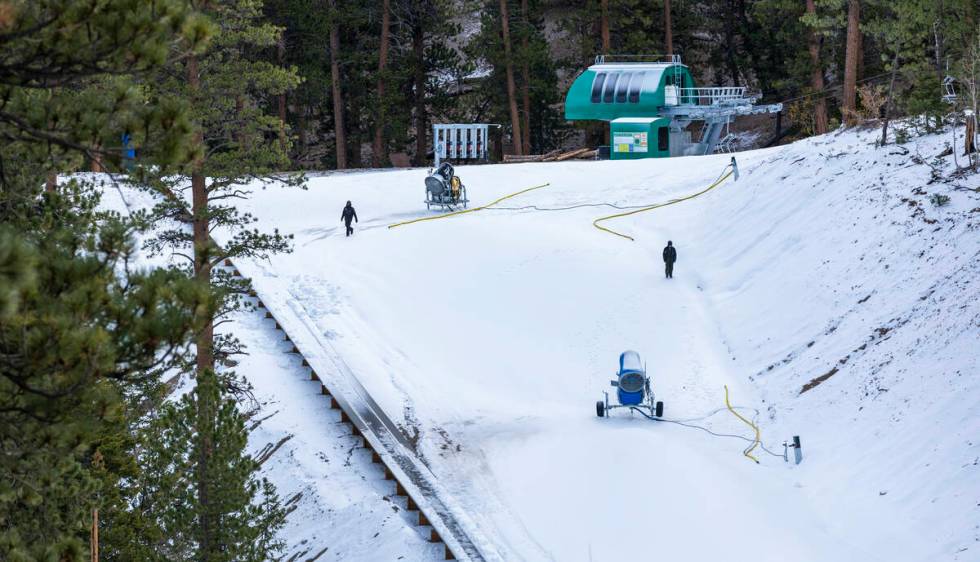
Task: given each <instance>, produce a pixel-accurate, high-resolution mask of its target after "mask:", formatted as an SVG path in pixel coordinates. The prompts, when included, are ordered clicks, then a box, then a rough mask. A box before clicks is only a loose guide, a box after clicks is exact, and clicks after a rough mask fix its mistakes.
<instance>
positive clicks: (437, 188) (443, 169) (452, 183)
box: [425, 162, 469, 211]
mask: <svg viewBox="0 0 980 562" xmlns="http://www.w3.org/2000/svg"><path fill="white" fill-rule="evenodd" d="M467 203H469V200H468V199H467V198H466V186H465V185H463V180H461V179H460V178H459V176H457V175H456V170H454V169H453V166H452V164H450V163H449V162H443V163H442V164H440V165H439V168H437V169H436V170H435V171H432V170H431V169H430V170H429V175H428V176H426V178H425V208H426V209H431V208H432V207H433V206H436V207H442V208H448V209H449V210H450V211H454V210H455V207H456V206H457V205H462V206H463V208H464V209H465V208H466V204H467Z"/></svg>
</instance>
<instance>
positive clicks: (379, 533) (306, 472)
mask: <svg viewBox="0 0 980 562" xmlns="http://www.w3.org/2000/svg"><path fill="white" fill-rule="evenodd" d="M85 176H87V179H89V180H95V181H99V180H100V179H103V178H101V177H99V176H93V175H89V174H85ZM152 204H153V199H152V197H151V196H149V195H148V194H146V193H144V192H140V191H135V190H133V189H131V188H128V187H126V186H125V185H121V184H114V183H112V182H109V183H107V185H106V189H105V190H104V191H103V198H102V207H104V208H106V209H113V210H116V211H119V212H120V213H124V214H125V213H129V212H131V211H135V210H136V209H140V208H149V207H151V206H152ZM165 226H168V225H160V227H161V228H163V227H165ZM139 258H140V259H139V262H138V263H137V264H135V265H137V266H150V267H152V266H154V265H158V264H161V263H165V262H167V261H168V256H167V255H163V256H156V257H150V256H148V255H147V254H146V253H145V252H144V253H141V254H140V256H139ZM248 300H249V301H250V303H251V304H252V305H254V304H256V302H257V300H256V299H248ZM218 331H219V333H220V332H225V333H231V334H233V335H234V336H235V337H237V338H238V339H239V340H241V342H242V343H243V344H245V346H246V348H247V353H246V354H245V355H241V356H235V357H234V360H235V361H236V362H237V364H236V365H234V367H233V368H234V370H235V372H236V373H238V374H239V375H241V376H243V377H244V378H245V379H246V380H247V381H248V382H249V383H250V385H251V386H252V394H253V396H254V402H253V401H252V400H245V401H243V403H242V404H241V409H242V410H243V411H245V412H247V413H248V414H249V415H250V422H249V427H250V430H251V431H250V433H249V452H250V454H252V455H253V457H255V458H263V457H267V460H266V461H265V462H264V463H263V465H262V469H261V475H262V476H264V477H266V478H268V479H269V480H270V481H271V482H272V483H273V484H275V486H276V490H277V492H278V494H279V496H280V499H281V500H282V502H283V504H284V506H285V507H286V508H287V510H289V514H288V516H287V518H286V525H285V527H284V528H283V530H282V531H281V532H280V537H281V538H282V539H283V541H284V542H285V543H286V549H285V551H284V552H283V556H282V558H281V559H282V560H287V561H294V560H295V561H299V560H319V561H327V560H393V561H394V560H405V561H421V560H440V559H441V558H442V556H443V547H442V545H436V544H432V543H430V542H428V541H427V538H428V536H427V535H426V534H424V533H427V528H419V527H417V526H416V525H415V522H416V520H417V517H418V516H417V515H416V514H412V513H410V512H408V511H406V509H405V508H406V505H405V499H404V498H399V497H397V496H396V495H395V484H394V482H391V481H388V480H385V479H384V473H383V472H382V468H381V467H380V465H377V464H373V463H372V462H371V453H370V452H369V451H368V450H367V449H364V448H363V447H362V446H361V444H360V438H355V437H353V436H352V435H351V430H350V426H349V425H347V424H344V423H341V421H340V413H339V411H338V410H331V409H330V401H329V400H328V399H327V397H324V396H323V395H321V394H320V383H318V382H314V381H311V380H310V369H309V368H308V367H304V366H303V365H302V360H301V358H300V356H298V355H296V354H293V353H290V351H291V349H292V344H291V343H289V342H286V341H284V340H283V333H282V332H281V331H278V330H276V329H275V321H274V320H271V319H266V318H265V316H264V311H263V310H261V309H255V308H253V309H250V310H241V311H238V312H235V313H233V314H232V315H231V316H230V317H229V318H228V322H227V323H224V324H222V325H221V326H219V328H218ZM192 387H193V381H192V380H190V379H189V378H187V377H184V378H182V379H181V380H180V381H179V384H178V385H177V387H176V390H175V392H174V394H175V395H179V394H181V393H183V392H186V391H188V390H190V389H191V388H192Z"/></svg>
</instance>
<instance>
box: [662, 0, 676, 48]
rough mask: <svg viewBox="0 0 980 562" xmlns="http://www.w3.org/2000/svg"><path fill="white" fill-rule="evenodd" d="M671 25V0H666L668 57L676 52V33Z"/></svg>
mask: <svg viewBox="0 0 980 562" xmlns="http://www.w3.org/2000/svg"><path fill="white" fill-rule="evenodd" d="M671 26H672V23H671V20H670V0H664V46H665V47H667V56H668V57H669V56H671V55H673V54H674V35H673V31H672V30H671Z"/></svg>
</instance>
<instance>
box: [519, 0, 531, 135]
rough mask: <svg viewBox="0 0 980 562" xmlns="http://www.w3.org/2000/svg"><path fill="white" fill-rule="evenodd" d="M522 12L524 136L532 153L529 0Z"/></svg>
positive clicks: (523, 6) (524, 0)
mask: <svg viewBox="0 0 980 562" xmlns="http://www.w3.org/2000/svg"><path fill="white" fill-rule="evenodd" d="M521 13H522V15H523V17H524V33H523V34H521V50H522V52H521V75H522V76H521V79H522V81H523V84H521V98H522V101H523V104H524V123H523V125H522V131H523V133H524V138H523V139H522V142H523V143H524V154H530V153H531V68H530V65H529V63H528V60H527V58H528V53H529V51H528V48H527V36H528V34H529V33H530V30H531V18H530V15H529V14H528V9H527V0H521Z"/></svg>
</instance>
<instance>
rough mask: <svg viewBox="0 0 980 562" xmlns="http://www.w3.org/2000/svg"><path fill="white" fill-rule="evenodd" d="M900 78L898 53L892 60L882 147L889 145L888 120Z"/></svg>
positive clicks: (882, 131) (883, 120) (882, 124)
mask: <svg viewBox="0 0 980 562" xmlns="http://www.w3.org/2000/svg"><path fill="white" fill-rule="evenodd" d="M896 78H898V52H896V53H895V58H893V59H892V79H891V82H890V83H889V84H888V97H887V98H886V99H885V115H884V116H883V119H882V120H881V142H880V144H881V146H885V145H886V144H888V120H889V119H890V118H891V106H892V95H893V93H894V91H895V79H896Z"/></svg>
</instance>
